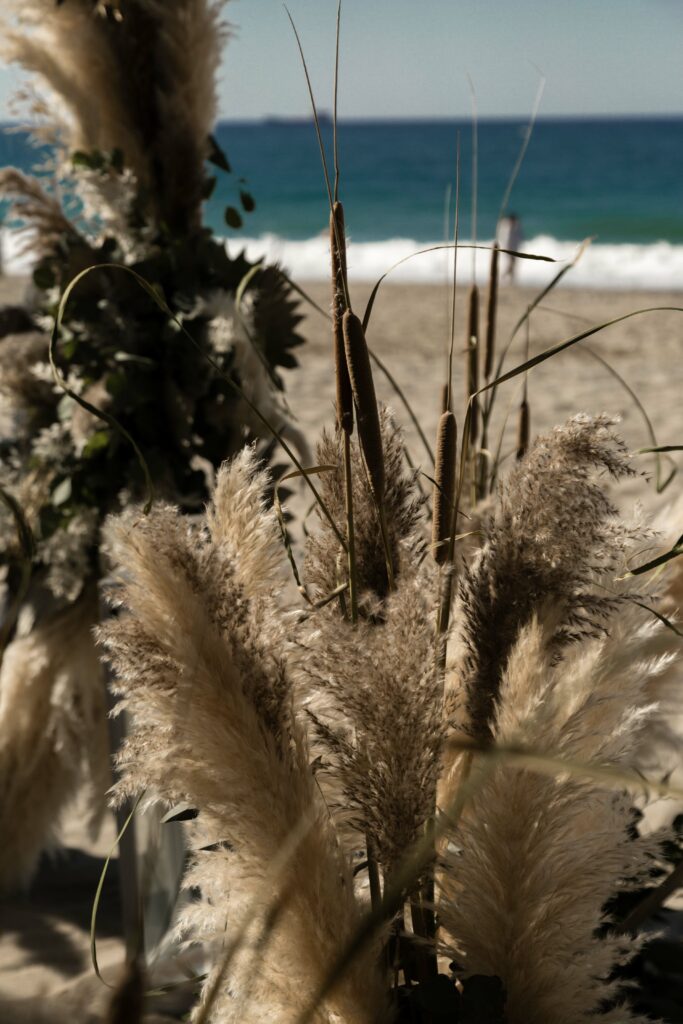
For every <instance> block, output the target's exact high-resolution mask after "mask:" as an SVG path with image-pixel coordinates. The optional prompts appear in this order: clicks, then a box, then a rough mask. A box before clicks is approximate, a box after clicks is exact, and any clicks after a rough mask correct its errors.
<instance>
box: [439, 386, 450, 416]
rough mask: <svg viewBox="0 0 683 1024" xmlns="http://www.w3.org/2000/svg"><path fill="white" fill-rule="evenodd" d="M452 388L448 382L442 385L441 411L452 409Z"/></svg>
mask: <svg viewBox="0 0 683 1024" xmlns="http://www.w3.org/2000/svg"><path fill="white" fill-rule="evenodd" d="M450 399H451V389H450V386H449V385H448V384H443V385H442V387H441V412H448V410H449V409H450V404H451V403H450Z"/></svg>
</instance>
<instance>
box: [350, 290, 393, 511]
mask: <svg viewBox="0 0 683 1024" xmlns="http://www.w3.org/2000/svg"><path fill="white" fill-rule="evenodd" d="M342 326H343V332H344V348H345V352H346V365H347V366H348V371H349V377H350V379H351V389H352V392H353V400H354V403H355V406H356V419H357V422H358V437H359V439H360V443H361V448H362V449H363V456H364V458H365V464H366V466H367V470H368V476H369V478H370V486H371V488H372V493H373V495H374V498H375V501H376V502H377V504H378V505H381V502H382V498H383V496H384V452H383V450H382V434H381V431H380V423H379V410H378V408H377V398H376V397H375V385H374V382H373V379H372V369H371V367H370V356H369V354H368V346H367V342H366V340H365V331H364V330H363V324H362V323H361V321H360V320H359V319H358V317H357V316H356V314H355V313H353V312H352V311H351V310H350V309H347V310H346V312H345V313H344V316H343V318H342Z"/></svg>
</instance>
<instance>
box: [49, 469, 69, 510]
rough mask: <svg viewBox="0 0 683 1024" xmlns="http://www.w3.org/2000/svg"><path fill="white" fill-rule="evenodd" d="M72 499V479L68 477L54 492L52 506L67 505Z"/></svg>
mask: <svg viewBox="0 0 683 1024" xmlns="http://www.w3.org/2000/svg"><path fill="white" fill-rule="evenodd" d="M70 497H71V477H69V476H67V477H65V478H64V480H62V481H61V482H60V483H58V484H57V486H56V487H55V489H54V491H53V492H52V498H51V501H52V504H53V505H54V506H55V507H57V508H58V507H59V506H60V505H65V504H66V503H67V501H68V500H69V498H70Z"/></svg>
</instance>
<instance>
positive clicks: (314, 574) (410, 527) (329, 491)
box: [306, 407, 424, 613]
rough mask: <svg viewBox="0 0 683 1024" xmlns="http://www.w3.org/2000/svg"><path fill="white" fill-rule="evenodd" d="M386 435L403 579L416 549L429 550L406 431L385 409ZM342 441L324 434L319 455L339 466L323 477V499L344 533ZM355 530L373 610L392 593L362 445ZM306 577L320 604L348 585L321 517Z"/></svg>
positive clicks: (387, 497) (355, 456) (391, 520)
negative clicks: (409, 461) (408, 460)
mask: <svg viewBox="0 0 683 1024" xmlns="http://www.w3.org/2000/svg"><path fill="white" fill-rule="evenodd" d="M379 418H380V432H381V438H382V448H383V451H384V462H385V467H386V487H385V490H384V511H385V517H386V522H387V533H388V537H389V546H390V550H391V557H392V561H393V565H394V571H395V574H396V577H397V578H398V577H399V576H400V574H401V571H402V566H403V564H404V563H405V561H406V559H410V560H412V557H413V555H412V551H413V549H419V550H420V551H422V550H423V549H424V542H423V539H422V537H421V535H420V533H419V530H418V528H417V527H418V523H419V520H420V508H421V500H420V497H419V495H418V494H417V493H416V489H415V486H414V479H415V478H414V476H413V475H409V474H407V473H406V470H405V455H404V448H403V439H402V436H401V432H400V430H399V429H398V427H397V426H396V424H395V422H394V420H393V418H392V416H391V414H390V413H389V411H388V410H387V409H385V408H384V407H381V408H380V414H379ZM341 446H342V440H341V439H339V438H336V437H334V436H333V435H332V434H330V433H328V432H326V431H324V432H323V435H322V438H321V441H320V443H319V445H318V450H317V461H318V462H319V463H320V464H321V465H329V466H334V467H335V469H334V470H332V471H331V472H326V473H324V474H323V475H322V476H321V490H320V493H321V496H322V498H323V500H324V502H325V504H326V505H327V507H328V509H329V510H330V512H331V514H332V518H333V520H334V521H335V522H336V523H337V524H338V525H339V526H340V528H341V529H342V532H344V529H345V527H344V524H345V519H346V516H345V496H344V473H343V466H342V452H341ZM351 456H352V479H353V508H354V531H355V541H356V568H357V574H358V593H359V596H362V595H363V594H365V595H366V597H367V599H368V607H367V611H368V613H369V612H370V608H371V607H373V608H374V605H375V603H376V599H377V598H384V597H385V596H386V593H387V573H386V564H385V556H384V548H383V545H382V540H381V537H380V536H379V530H378V527H377V508H376V505H375V501H374V497H373V494H372V491H371V488H370V484H369V483H368V477H367V473H366V472H365V468H364V465H363V458H362V453H361V450H360V449H359V446H358V444H357V443H353V444H352V446H351ZM306 577H307V581H308V582H309V583H310V585H311V586H312V588H313V590H314V592H315V595H316V598H317V599H318V600H320V599H323V598H325V597H327V596H328V595H329V594H331V593H332V591H333V590H336V588H337V587H338V586H339V585H340V584H341V583H344V582H345V581H346V580H347V569H346V560H345V559H344V557H343V552H342V551H341V548H340V545H339V542H338V540H337V538H336V537H335V535H334V533H333V531H332V529H331V527H330V526H329V524H328V523H327V521H326V520H325V519H324V518H323V517H319V530H318V531H317V533H316V534H314V535H312V536H311V537H310V538H309V542H308V546H307V551H306Z"/></svg>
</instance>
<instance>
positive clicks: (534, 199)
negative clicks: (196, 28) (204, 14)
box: [0, 118, 683, 287]
mask: <svg viewBox="0 0 683 1024" xmlns="http://www.w3.org/2000/svg"><path fill="white" fill-rule="evenodd" d="M458 132H459V133H460V146H461V210H460V225H461V237H462V238H468V237H470V236H471V229H472V225H471V195H472V188H471V185H472V174H471V162H472V161H471V156H472V150H471V142H472V130H471V125H470V124H469V123H468V122H463V123H461V124H456V123H453V122H446V121H439V122H430V121H417V122H407V121H392V122H358V123H353V122H344V123H342V124H340V126H339V154H340V165H341V179H340V198H342V200H343V202H344V206H345V211H346V221H347V227H348V231H349V235H350V237H351V239H352V243H353V245H352V250H351V259H350V264H351V272H352V273H354V272H355V274H356V275H357V276H358V277H362V276H366V277H373V276H375V275H376V274H377V273H379V272H381V271H382V269H384V268H385V267H386V266H387V265H388V264H390V263H391V262H393V260H394V259H398V258H400V257H401V256H402V255H405V254H406V253H407V252H409V251H411V248H412V249H414V248H417V247H420V246H422V245H425V244H429V243H432V244H433V243H438V242H440V241H442V240H443V238H444V231H445V213H444V208H445V200H446V190H447V188H448V185H449V182H450V183H451V185H452V183H453V181H454V177H455V152H456V136H457V133H458ZM524 132H525V122H524V120H523V119H520V120H519V121H515V120H504V121H503V120H501V121H489V120H482V121H481V122H480V124H479V131H478V140H479V147H478V150H479V151H478V168H479V173H478V237H479V239H482V240H489V239H491V238H492V236H493V232H494V225H495V221H496V216H497V213H498V209H499V206H500V202H501V198H502V195H503V192H504V190H505V186H506V183H507V180H508V178H509V175H510V172H511V169H512V167H513V165H514V163H515V160H516V158H517V154H518V152H519V148H520V145H521V141H522V137H523V134H524ZM323 134H324V137H325V141H326V143H327V147H328V156H329V158H330V167H331V163H332V161H331V135H332V133H331V127H330V126H328V125H323ZM216 135H217V138H218V141H219V142H220V144H221V146H222V147H223V148H224V150H225V152H226V154H227V156H228V159H229V161H230V164H231V165H232V169H233V173H232V174H224V173H222V172H218V185H217V188H216V191H215V192H214V195H213V196H212V198H211V199H210V201H209V202H208V203H207V206H206V219H207V222H208V223H209V224H210V225H211V227H212V228H213V229H214V230H215V231H216V232H217V233H218V234H221V235H225V236H227V237H228V238H229V239H230V241H229V245H231V246H235V245H239V244H241V242H240V239H241V238H242V237H244V239H245V244H246V245H247V248H248V250H249V251H250V252H252V251H254V252H256V251H259V247H260V251H264V252H266V253H267V254H268V255H270V256H276V257H279V258H282V259H283V260H284V261H285V262H286V263H288V264H289V266H290V269H292V270H293V271H294V272H297V273H299V275H300V276H304V277H317V276H324V275H325V274H326V268H327V262H326V259H325V256H324V243H323V241H322V239H321V233H323V232H325V230H326V224H327V210H328V206H327V196H326V191H325V186H324V179H323V175H322V169H321V163H320V156H319V152H318V147H317V142H316V138H315V133H314V129H313V125H312V123H309V122H284V121H282V122H276V121H264V122H261V123H248V124H246V123H222V124H220V125H219V126H218V128H217V132H216ZM35 158H36V153H35V151H34V150H32V149H31V148H30V147H29V145H28V143H27V139H26V137H25V136H24V135H22V134H10V133H8V132H7V131H3V132H2V133H0V165H6V164H15V165H16V166H19V167H20V168H22V169H24V170H28V169H30V167H31V164H32V163H33V162H34V161H35ZM241 178H243V179H245V181H246V186H243V185H241V184H240V181H239V179H241ZM241 187H246V188H248V190H249V192H250V193H251V194H252V195H253V197H254V199H255V201H256V209H255V210H254V212H253V213H250V214H245V215H244V225H243V227H242V229H240V230H238V231H235V230H233V229H230V228H228V227H227V225H226V223H225V220H224V210H225V207H226V205H229V204H230V205H235V206H238V205H239V202H238V196H239V189H240V188H241ZM510 209H511V210H514V211H515V212H516V213H518V214H519V215H520V217H521V219H522V225H523V230H524V236H525V239H526V247H527V248H529V249H532V248H533V250H534V251H536V250H539V247H541V248H540V250H539V251H544V252H547V253H548V254H549V255H557V256H560V257H566V256H567V255H569V254H571V252H573V250H574V246H575V245H576V244H577V243H578V242H579V241H580V240H581V239H583V238H585V237H587V236H594V238H595V241H594V243H593V245H592V246H591V249H590V250H589V252H588V253H587V255H586V257H584V259H583V260H582V263H581V264H580V266H579V267H577V270H576V274H575V277H576V283H581V284H610V285H616V286H619V285H621V286H628V287H633V286H636V287H637V286H639V285H640V286H641V287H657V286H661V287H683V118H661V119H653V118H648V119H643V118H637V119H636V118H633V119H618V120H617V119H612V120H607V119H600V120H594V119H590V120H588V119H586V120H579V119H562V120H551V119H539V121H538V122H537V124H536V127H535V129H534V133H533V136H532V138H531V141H530V145H529V148H528V151H527V155H526V159H525V161H524V164H523V166H522V169H521V172H520V174H519V177H518V179H517V182H516V184H515V187H514V190H513V193H512V197H511V201H510ZM321 260H322V265H320V264H321ZM408 267H409V268H411V269H407V270H406V273H407V275H408V276H413V277H415V278H418V279H437V278H439V279H440V277H441V275H442V273H443V268H444V254H443V253H433V254H430V255H428V256H425V257H421V258H418V259H415V260H413V261H411V263H410V264H409V265H408ZM524 269H525V272H526V273H527V274H531V275H534V274H538V273H540V272H542V268H541V269H539V268H538V267H532V266H531V265H530V264H527V265H526V266H525V268H524ZM530 280H531V278H530Z"/></svg>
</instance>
